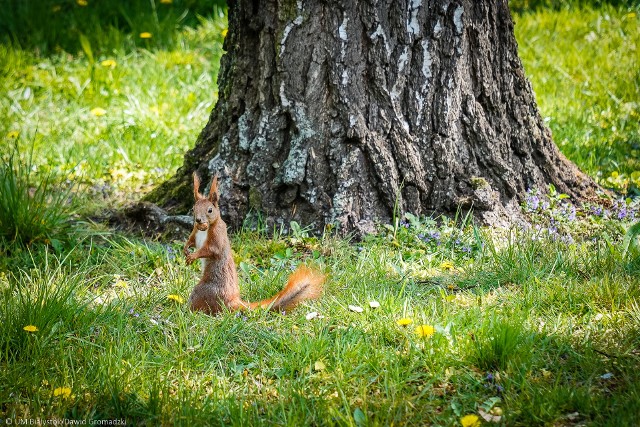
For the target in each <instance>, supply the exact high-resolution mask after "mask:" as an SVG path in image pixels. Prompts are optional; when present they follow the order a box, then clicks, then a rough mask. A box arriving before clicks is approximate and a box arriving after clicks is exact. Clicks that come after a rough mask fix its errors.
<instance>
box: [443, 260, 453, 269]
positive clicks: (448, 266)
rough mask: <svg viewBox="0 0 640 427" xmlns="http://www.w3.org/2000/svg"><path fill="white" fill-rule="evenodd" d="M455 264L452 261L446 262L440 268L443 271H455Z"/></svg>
mask: <svg viewBox="0 0 640 427" xmlns="http://www.w3.org/2000/svg"><path fill="white" fill-rule="evenodd" d="M453 267H454V266H453V263H452V262H451V261H445V262H443V263H442V264H440V268H441V269H443V270H453Z"/></svg>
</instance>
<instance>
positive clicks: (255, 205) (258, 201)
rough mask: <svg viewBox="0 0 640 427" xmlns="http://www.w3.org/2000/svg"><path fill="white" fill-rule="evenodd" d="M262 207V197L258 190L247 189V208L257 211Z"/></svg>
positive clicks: (254, 188) (255, 188) (253, 188)
mask: <svg viewBox="0 0 640 427" xmlns="http://www.w3.org/2000/svg"><path fill="white" fill-rule="evenodd" d="M261 207H262V196H260V190H259V189H258V188H257V187H251V188H249V208H251V209H255V210H257V211H259V210H260V208H261Z"/></svg>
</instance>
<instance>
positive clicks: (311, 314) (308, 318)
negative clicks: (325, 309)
mask: <svg viewBox="0 0 640 427" xmlns="http://www.w3.org/2000/svg"><path fill="white" fill-rule="evenodd" d="M316 317H318V312H317V311H312V312H311V313H307V315H306V316H305V318H306V319H307V320H311V319H315V318H316Z"/></svg>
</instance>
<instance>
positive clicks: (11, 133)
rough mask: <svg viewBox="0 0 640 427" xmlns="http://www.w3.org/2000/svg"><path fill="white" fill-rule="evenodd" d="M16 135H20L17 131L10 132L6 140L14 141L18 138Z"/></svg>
mask: <svg viewBox="0 0 640 427" xmlns="http://www.w3.org/2000/svg"><path fill="white" fill-rule="evenodd" d="M18 135H20V132H18V131H17V130H12V131H11V132H9V133H8V134H7V138H9V139H16V138H17V137H18Z"/></svg>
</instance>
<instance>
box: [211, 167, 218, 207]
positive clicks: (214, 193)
mask: <svg viewBox="0 0 640 427" xmlns="http://www.w3.org/2000/svg"><path fill="white" fill-rule="evenodd" d="M219 199H220V196H219V195H218V175H217V174H216V175H214V176H213V180H212V181H211V188H210V189H209V200H211V203H213V204H214V205H216V206H217V205H218V200H219Z"/></svg>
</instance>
